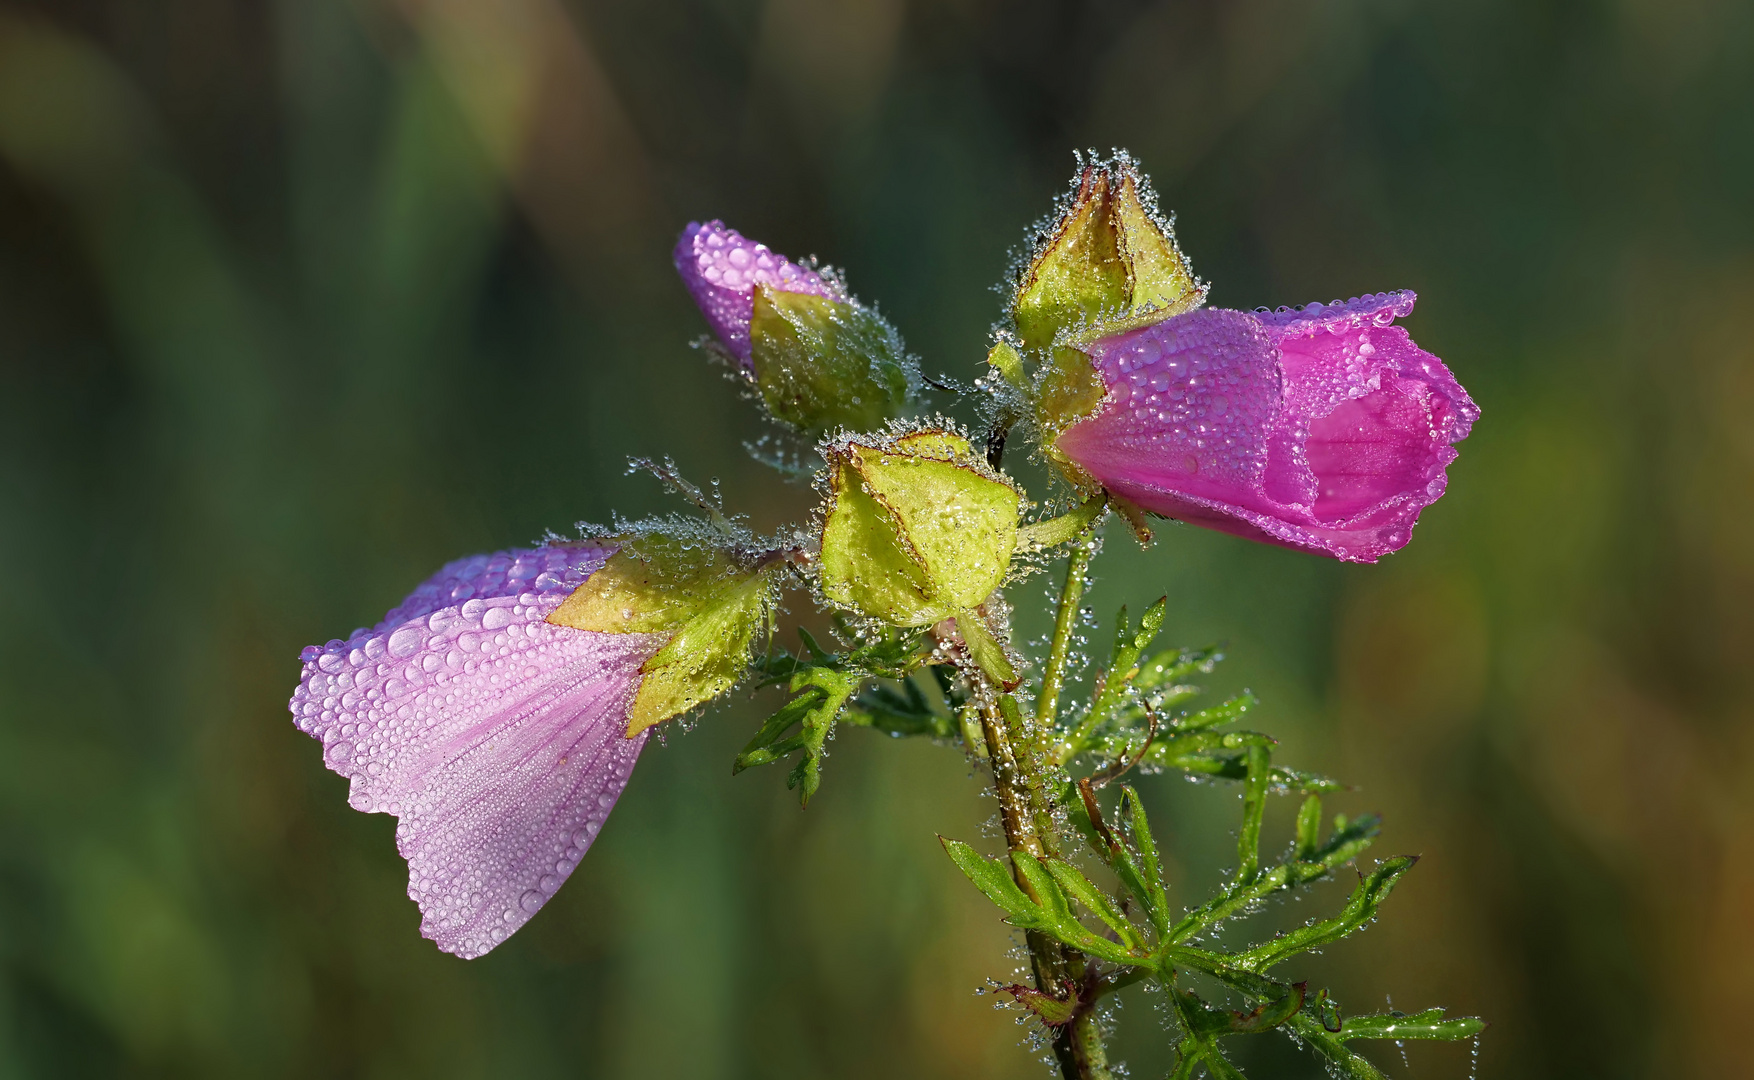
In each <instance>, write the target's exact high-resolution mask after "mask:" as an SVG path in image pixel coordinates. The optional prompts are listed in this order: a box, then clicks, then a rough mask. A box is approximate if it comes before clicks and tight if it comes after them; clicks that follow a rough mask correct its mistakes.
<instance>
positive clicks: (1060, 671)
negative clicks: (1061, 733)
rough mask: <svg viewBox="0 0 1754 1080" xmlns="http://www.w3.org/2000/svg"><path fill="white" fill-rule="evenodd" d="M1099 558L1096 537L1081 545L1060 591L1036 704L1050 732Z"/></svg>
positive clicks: (1070, 561)
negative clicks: (1092, 569) (1086, 590)
mask: <svg viewBox="0 0 1754 1080" xmlns="http://www.w3.org/2000/svg"><path fill="white" fill-rule="evenodd" d="M1095 554H1096V541H1095V538H1094V537H1090V538H1086V539H1084V540H1081V541H1079V542H1078V543H1077V544H1076V545H1074V546H1073V548H1072V556H1071V558H1069V559H1067V560H1066V584H1065V586H1064V587H1063V588H1061V589H1060V605H1059V610H1058V611H1057V612H1055V614H1054V640H1053V644H1052V645H1051V646H1050V647H1049V650H1048V659H1047V665H1046V666H1045V667H1044V668H1043V669H1042V676H1041V697H1040V698H1038V699H1037V700H1036V703H1035V719H1036V722H1037V723H1039V724H1041V725H1042V727H1043V728H1044V729H1048V728H1051V727H1052V726H1053V723H1054V720H1055V718H1056V717H1057V715H1058V713H1059V708H1060V690H1061V688H1062V687H1063V686H1064V685H1065V681H1066V664H1067V661H1068V660H1069V658H1070V653H1071V647H1072V631H1073V630H1074V628H1076V627H1077V625H1078V606H1079V604H1080V603H1082V602H1083V600H1084V583H1085V580H1086V579H1087V577H1088V576H1089V573H1090V559H1091V557H1092V556H1093V555H1095Z"/></svg>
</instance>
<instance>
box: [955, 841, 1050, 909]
mask: <svg viewBox="0 0 1754 1080" xmlns="http://www.w3.org/2000/svg"><path fill="white" fill-rule="evenodd" d="M938 842H939V843H940V844H943V845H944V852H945V854H947V855H949V856H950V861H951V862H953V863H955V864H956V868H957V869H958V870H961V871H962V873H963V875H964V876H966V877H967V878H968V880H970V881H972V882H974V887H975V888H977V889H979V890H980V891H981V892H983V893H985V894H986V897H987V899H988V900H991V901H992V902H993V903H994V904H996V905H998V907H999V910H1000V911H1003V912H1004V913H1005V919H1006V921H1008V922H1009V923H1011V925H1013V926H1017V927H1021V928H1023V929H1025V930H1034V929H1040V928H1042V927H1043V926H1044V924H1045V922H1046V916H1045V915H1044V913H1043V912H1042V909H1041V908H1040V907H1038V906H1037V905H1036V903H1035V902H1034V901H1033V900H1031V899H1030V898H1029V897H1028V896H1026V895H1024V892H1023V890H1022V889H1020V888H1018V886H1017V882H1016V880H1015V879H1014V878H1013V877H1012V876H1011V871H1009V870H1007V869H1006V868H1005V866H1004V864H1002V863H1000V862H999V861H998V860H996V859H989V858H987V857H985V856H984V855H982V854H981V853H980V852H978V851H976V850H975V849H974V848H972V847H969V846H968V845H967V844H965V843H963V842H962V841H960V840H947V839H945V838H944V837H942V836H940V837H939V838H938Z"/></svg>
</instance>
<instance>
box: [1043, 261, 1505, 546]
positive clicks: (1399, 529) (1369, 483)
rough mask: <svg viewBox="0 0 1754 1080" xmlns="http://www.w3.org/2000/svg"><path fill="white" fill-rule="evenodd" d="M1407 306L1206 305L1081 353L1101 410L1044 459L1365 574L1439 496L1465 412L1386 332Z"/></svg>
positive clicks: (1427, 365)
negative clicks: (1355, 566) (1101, 395)
mask: <svg viewBox="0 0 1754 1080" xmlns="http://www.w3.org/2000/svg"><path fill="white" fill-rule="evenodd" d="M1413 301H1414V297H1413V294H1412V293H1410V292H1398V293H1382V294H1378V295H1375V296H1363V297H1359V298H1357V299H1354V300H1350V301H1347V302H1345V303H1340V302H1335V303H1333V304H1328V305H1323V304H1311V305H1309V306H1308V307H1306V308H1302V309H1298V310H1286V309H1284V308H1281V309H1280V310H1278V311H1276V312H1268V311H1261V312H1242V311H1226V310H1223V309H1218V308H1206V309H1204V310H1201V311H1195V312H1189V313H1188V314H1186V315H1180V316H1177V317H1175V318H1173V319H1169V320H1167V321H1165V322H1162V323H1160V324H1158V325H1155V326H1151V327H1148V328H1145V329H1142V330H1132V331H1128V332H1126V333H1120V334H1116V335H1114V336H1112V337H1107V338H1104V339H1102V340H1100V341H1096V342H1093V343H1092V344H1091V345H1090V346H1089V348H1090V353H1091V356H1092V358H1093V360H1094V365H1093V367H1092V370H1093V372H1095V374H1096V377H1097V379H1098V380H1099V381H1100V383H1101V385H1102V387H1103V388H1104V392H1105V394H1106V395H1107V396H1106V399H1105V401H1104V403H1103V405H1102V407H1101V409H1100V411H1098V412H1097V413H1095V414H1094V415H1092V416H1090V417H1088V418H1087V419H1083V420H1080V421H1078V422H1077V423H1074V424H1071V425H1070V426H1068V427H1067V428H1066V429H1065V430H1064V432H1063V433H1061V434H1060V435H1059V436H1058V437H1057V438H1056V440H1055V444H1054V450H1055V452H1056V453H1057V455H1059V456H1060V457H1061V459H1062V460H1066V461H1069V462H1071V463H1072V464H1073V465H1075V466H1076V467H1077V468H1078V469H1079V470H1081V472H1082V474H1083V475H1084V476H1086V477H1089V478H1091V479H1093V480H1094V481H1095V482H1096V483H1098V484H1100V485H1101V486H1102V487H1103V488H1105V489H1106V490H1108V491H1109V492H1111V493H1112V494H1114V495H1117V496H1120V497H1121V498H1123V499H1126V500H1128V501H1130V502H1131V503H1133V504H1134V505H1136V506H1138V507H1141V508H1143V509H1145V510H1149V511H1151V512H1153V513H1156V514H1160V515H1163V516H1165V517H1172V518H1176V519H1177V520H1180V521H1185V522H1188V523H1190V524H1194V525H1203V526H1206V527H1207V528H1212V529H1219V530H1222V531H1224V532H1229V533H1234V534H1236V535H1239V536H1246V537H1249V538H1251V539H1255V540H1264V541H1267V542H1269V543H1275V544H1282V545H1284V546H1286V547H1295V548H1301V549H1303V550H1306V551H1313V552H1316V553H1319V554H1323V555H1329V556H1332V557H1334V558H1337V559H1343V560H1346V561H1348V562H1375V561H1376V560H1377V559H1378V558H1379V557H1380V556H1382V555H1384V554H1386V553H1387V552H1391V551H1395V550H1397V549H1399V548H1400V547H1402V546H1403V545H1405V544H1406V543H1407V541H1408V539H1409V538H1410V537H1411V535H1412V531H1413V524H1414V522H1416V521H1417V520H1418V518H1419V514H1420V512H1421V511H1422V510H1424V509H1425V508H1426V507H1427V506H1429V505H1431V504H1432V503H1433V502H1436V501H1437V499H1438V497H1439V496H1441V495H1442V494H1443V491H1444V486H1445V483H1446V476H1445V470H1446V468H1447V467H1448V465H1449V463H1450V462H1452V461H1454V460H1455V458H1456V449H1455V444H1456V443H1458V442H1460V441H1461V440H1462V439H1464V438H1466V437H1467V435H1468V431H1469V429H1470V428H1471V427H1472V426H1473V423H1474V421H1475V419H1477V418H1478V417H1479V415H1480V410H1479V408H1478V407H1476V406H1475V404H1474V402H1473V401H1472V399H1470V398H1469V397H1468V394H1467V391H1465V390H1463V389H1462V387H1461V385H1460V384H1459V383H1457V382H1456V380H1455V377H1454V376H1453V375H1451V374H1450V372H1449V369H1448V368H1446V367H1445V366H1444V364H1443V361H1441V360H1439V359H1438V358H1437V357H1435V356H1433V355H1432V354H1430V353H1428V352H1426V351H1425V350H1423V349H1421V348H1419V346H1418V345H1416V344H1414V342H1413V339H1412V338H1411V337H1409V336H1408V334H1407V332H1406V331H1405V330H1403V329H1401V328H1400V327H1398V326H1395V325H1393V323H1394V322H1395V320H1396V319H1397V318H1401V317H1404V316H1406V315H1407V314H1408V313H1410V312H1411V311H1412V310H1413Z"/></svg>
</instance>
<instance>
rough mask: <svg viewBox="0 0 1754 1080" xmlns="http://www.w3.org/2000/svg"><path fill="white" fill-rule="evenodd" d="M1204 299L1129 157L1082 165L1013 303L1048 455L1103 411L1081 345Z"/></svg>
mask: <svg viewBox="0 0 1754 1080" xmlns="http://www.w3.org/2000/svg"><path fill="white" fill-rule="evenodd" d="M1205 296H1206V290H1205V287H1204V286H1202V285H1201V284H1200V283H1199V282H1198V281H1196V280H1195V278H1194V276H1193V272H1192V271H1191V270H1190V269H1189V268H1188V263H1187V260H1186V259H1185V258H1183V257H1182V253H1181V251H1180V250H1179V249H1178V248H1177V247H1176V244H1175V231H1174V228H1173V226H1172V224H1171V222H1170V221H1169V220H1168V219H1166V218H1164V217H1163V216H1162V215H1161V214H1160V213H1159V212H1158V210H1157V196H1156V195H1155V194H1154V193H1153V192H1152V190H1151V187H1150V183H1149V182H1148V181H1147V180H1146V179H1145V177H1144V176H1143V175H1142V174H1141V173H1140V172H1139V170H1138V167H1137V166H1136V165H1135V164H1134V163H1133V161H1132V159H1131V158H1129V157H1127V156H1126V155H1124V154H1122V155H1118V156H1116V157H1115V158H1114V159H1113V160H1110V161H1107V162H1095V163H1092V164H1091V165H1089V166H1087V167H1085V168H1084V169H1083V171H1082V172H1081V173H1080V174H1079V176H1078V178H1077V181H1076V186H1075V188H1074V189H1073V191H1072V192H1071V193H1070V194H1069V195H1068V196H1067V197H1066V198H1065V199H1064V200H1062V203H1061V206H1060V212H1059V214H1058V216H1057V217H1056V218H1055V219H1054V220H1053V224H1052V225H1051V226H1050V227H1048V228H1046V229H1044V230H1043V231H1042V233H1041V234H1040V235H1039V236H1038V237H1037V239H1036V242H1035V244H1034V246H1033V250H1032V253H1031V255H1030V258H1029V260H1028V262H1027V263H1025V264H1022V265H1021V266H1020V267H1019V270H1018V275H1017V280H1016V286H1015V290H1014V292H1013V293H1012V298H1011V316H1012V319H1013V320H1014V322H1015V323H1016V328H1017V336H1018V340H1019V342H1020V343H1021V345H1022V347H1023V350H1024V351H1025V353H1026V354H1028V355H1030V356H1031V357H1033V358H1034V359H1035V360H1036V361H1037V362H1038V363H1039V364H1040V369H1039V370H1040V375H1039V377H1038V380H1037V392H1036V401H1035V405H1036V409H1035V411H1036V421H1037V423H1038V426H1039V427H1040V429H1041V431H1042V433H1043V443H1044V445H1045V446H1046V448H1047V450H1048V454H1049V456H1050V457H1053V458H1055V459H1056V460H1059V459H1058V457H1057V455H1056V454H1055V453H1054V451H1053V449H1052V442H1053V436H1054V435H1055V434H1057V433H1058V432H1060V431H1062V430H1064V429H1065V427H1066V426H1067V425H1068V424H1071V423H1073V422H1074V421H1076V420H1079V419H1081V418H1083V417H1086V416H1089V415H1091V414H1092V413H1094V412H1095V411H1096V410H1097V408H1098V407H1099V406H1100V405H1101V404H1102V399H1103V394H1104V392H1105V388H1104V387H1103V386H1102V385H1101V384H1100V383H1098V382H1097V381H1096V379H1095V378H1094V375H1093V372H1092V369H1091V364H1090V357H1089V356H1088V355H1087V354H1086V353H1085V351H1084V350H1083V349H1082V348H1081V346H1082V344H1083V343H1084V342H1086V341H1088V340H1090V339H1092V338H1094V337H1099V336H1103V335H1107V334H1113V333H1118V332H1120V331H1123V330H1131V329H1138V328H1140V327H1144V326H1149V325H1151V324H1152V323H1156V322H1161V321H1162V320H1164V319H1167V318H1169V317H1171V316H1173V315H1179V314H1181V313H1182V312H1185V311H1189V310H1192V309H1193V308H1196V307H1198V306H1199V305H1200V303H1201V302H1202V301H1203V300H1204V299H1205ZM1062 464H1063V462H1062Z"/></svg>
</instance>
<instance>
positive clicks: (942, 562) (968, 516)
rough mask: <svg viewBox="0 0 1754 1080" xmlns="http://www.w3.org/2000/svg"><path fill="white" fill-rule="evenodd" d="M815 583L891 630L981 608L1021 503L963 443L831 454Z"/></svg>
mask: <svg viewBox="0 0 1754 1080" xmlns="http://www.w3.org/2000/svg"><path fill="white" fill-rule="evenodd" d="M825 453H826V454H827V456H828V458H829V504H828V508H827V513H826V514H825V515H824V519H823V531H822V553H821V563H820V567H821V580H822V591H823V595H824V597H826V598H827V599H828V600H829V601H830V602H832V603H835V604H839V605H841V606H843V607H848V608H852V609H854V610H857V611H859V612H861V613H863V614H866V615H869V616H872V617H874V618H877V619H881V620H883V621H884V622H887V623H889V624H890V625H893V626H908V627H912V626H930V625H931V624H933V623H936V622H939V621H940V620H942V619H946V618H949V617H951V616H953V615H956V614H957V613H958V612H962V611H966V610H969V609H971V608H975V607H978V606H979V605H980V604H981V603H982V602H983V601H984V600H986V598H987V597H988V596H990V595H991V594H992V592H993V590H994V589H996V588H998V586H999V584H1000V583H1001V582H1002V581H1003V580H1004V579H1005V574H1006V572H1007V571H1008V569H1009V567H1010V564H1011V555H1012V552H1013V551H1014V550H1015V548H1016V545H1017V516H1018V512H1019V511H1020V509H1021V508H1022V499H1023V497H1022V495H1021V493H1019V492H1018V491H1017V489H1016V488H1015V487H1013V486H1012V485H1011V484H1010V482H1009V481H1007V480H1006V479H1004V478H1003V477H1002V476H1000V475H998V474H997V473H994V472H993V471H992V470H991V469H989V468H987V466H986V463H985V462H984V461H983V460H981V459H980V458H979V457H977V456H976V455H975V453H974V452H973V448H972V447H971V446H970V444H969V442H968V440H967V439H966V438H964V437H962V436H961V435H958V434H956V433H954V432H949V431H919V432H913V433H911V434H907V435H902V436H898V437H894V438H889V439H883V440H879V441H876V442H874V443H864V442H858V441H851V440H849V441H846V442H843V443H841V444H839V445H836V446H831V447H829V448H828V449H827V450H826V451H825Z"/></svg>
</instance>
